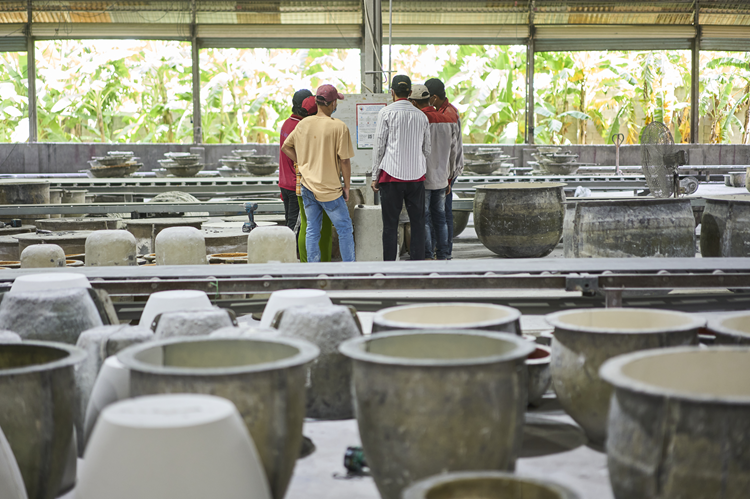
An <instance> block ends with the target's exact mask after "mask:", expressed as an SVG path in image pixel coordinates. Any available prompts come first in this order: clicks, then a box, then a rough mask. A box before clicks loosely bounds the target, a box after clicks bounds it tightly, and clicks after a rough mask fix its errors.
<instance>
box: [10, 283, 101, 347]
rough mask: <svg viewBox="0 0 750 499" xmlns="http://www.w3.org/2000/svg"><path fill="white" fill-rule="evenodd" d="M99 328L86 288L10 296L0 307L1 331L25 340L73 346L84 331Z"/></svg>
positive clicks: (99, 323) (98, 317)
mask: <svg viewBox="0 0 750 499" xmlns="http://www.w3.org/2000/svg"><path fill="white" fill-rule="evenodd" d="M102 325H103V323H102V318H101V315H100V312H99V310H98V308H97V305H96V303H94V300H93V299H92V298H91V295H90V293H89V290H88V289H86V288H74V289H68V290H66V289H60V290H55V291H37V292H21V293H16V292H11V293H7V294H5V295H4V296H3V298H2V302H1V303H0V329H8V330H9V331H14V332H16V333H18V334H19V335H21V337H22V338H23V339H24V340H44V341H61V342H63V343H70V344H71V345H75V344H76V341H78V336H79V335H80V334H81V333H82V332H83V331H86V330H87V329H91V328H93V327H97V326H102Z"/></svg>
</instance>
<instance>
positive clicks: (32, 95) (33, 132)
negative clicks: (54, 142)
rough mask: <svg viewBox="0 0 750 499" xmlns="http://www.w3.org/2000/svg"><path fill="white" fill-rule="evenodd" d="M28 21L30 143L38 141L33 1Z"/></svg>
mask: <svg viewBox="0 0 750 499" xmlns="http://www.w3.org/2000/svg"><path fill="white" fill-rule="evenodd" d="M26 15H27V16H28V17H27V19H26V78H27V82H28V83H27V84H28V95H27V97H28V100H29V142H36V141H37V138H38V137H37V117H36V51H35V50H34V37H33V36H32V34H31V18H32V9H31V0H28V4H27V14H26Z"/></svg>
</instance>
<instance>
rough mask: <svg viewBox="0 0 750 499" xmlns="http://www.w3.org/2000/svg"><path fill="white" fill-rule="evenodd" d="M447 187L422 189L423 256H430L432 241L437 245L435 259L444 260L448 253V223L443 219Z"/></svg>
mask: <svg viewBox="0 0 750 499" xmlns="http://www.w3.org/2000/svg"><path fill="white" fill-rule="evenodd" d="M447 190H448V189H447V188H445V189H434V190H427V189H425V191H424V229H425V237H424V242H425V248H424V255H425V258H432V246H433V243H434V244H435V246H437V259H438V260H446V259H447V258H448V256H449V255H450V248H449V246H448V225H447V224H446V221H445V192H446V191H447Z"/></svg>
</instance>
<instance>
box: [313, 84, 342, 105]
mask: <svg viewBox="0 0 750 499" xmlns="http://www.w3.org/2000/svg"><path fill="white" fill-rule="evenodd" d="M315 96H316V100H317V101H318V102H320V101H325V102H333V101H335V100H344V96H343V95H341V94H340V93H339V92H338V90H336V87H334V86H333V85H328V84H326V85H321V86H319V87H318V91H317V92H315Z"/></svg>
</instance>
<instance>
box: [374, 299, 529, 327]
mask: <svg viewBox="0 0 750 499" xmlns="http://www.w3.org/2000/svg"><path fill="white" fill-rule="evenodd" d="M520 321H521V312H519V311H518V310H517V309H515V308H511V307H506V306H503V305H491V304H483V303H435V304H426V305H403V306H400V307H390V308H384V309H383V310H380V311H379V312H377V313H376V314H375V315H374V316H373V321H372V332H373V333H379V332H381V331H395V330H400V329H422V328H429V329H437V330H440V329H445V330H448V329H474V330H481V331H496V332H501V333H512V334H518V335H520V334H521V322H520Z"/></svg>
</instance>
